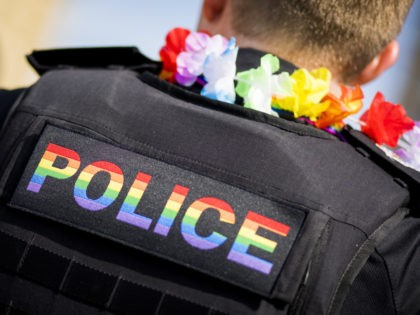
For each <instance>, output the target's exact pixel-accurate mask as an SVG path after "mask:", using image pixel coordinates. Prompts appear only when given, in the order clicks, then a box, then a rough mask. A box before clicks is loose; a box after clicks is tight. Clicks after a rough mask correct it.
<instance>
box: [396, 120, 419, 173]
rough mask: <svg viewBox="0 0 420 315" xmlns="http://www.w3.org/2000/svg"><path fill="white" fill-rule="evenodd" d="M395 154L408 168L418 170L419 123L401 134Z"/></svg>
mask: <svg viewBox="0 0 420 315" xmlns="http://www.w3.org/2000/svg"><path fill="white" fill-rule="evenodd" d="M398 145H399V147H400V148H399V149H397V150H395V154H397V155H398V156H399V157H400V158H401V159H402V160H403V161H404V162H405V163H406V164H407V165H408V166H410V167H412V168H414V169H416V170H420V122H419V121H417V122H415V125H414V128H413V129H412V130H410V131H408V132H406V133H404V134H403V136H402V138H401V140H400V141H399V143H398Z"/></svg>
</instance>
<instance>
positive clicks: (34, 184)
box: [26, 143, 80, 193]
mask: <svg viewBox="0 0 420 315" xmlns="http://www.w3.org/2000/svg"><path fill="white" fill-rule="evenodd" d="M57 157H61V158H64V159H66V160H67V161H68V162H67V165H66V167H64V168H58V167H55V166H54V162H55V160H56V159H57ZM79 166H80V156H79V154H77V152H75V151H73V150H70V149H67V148H64V147H61V146H59V145H56V144H53V143H49V144H48V146H47V149H46V150H45V152H44V154H43V156H42V158H41V160H40V161H39V164H38V167H37V168H36V170H35V172H34V174H33V175H32V178H31V180H30V181H29V184H28V186H27V188H26V189H27V190H29V191H32V192H35V193H38V192H39V191H40V190H41V187H42V185H43V184H44V181H45V178H46V177H47V176H49V177H53V178H56V179H64V178H69V177H71V176H73V175H74V174H75V173H76V172H77V170H78V169H79Z"/></svg>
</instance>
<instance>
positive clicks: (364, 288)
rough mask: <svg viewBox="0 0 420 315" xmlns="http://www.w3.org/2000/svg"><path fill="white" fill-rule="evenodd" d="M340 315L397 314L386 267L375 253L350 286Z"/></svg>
mask: <svg viewBox="0 0 420 315" xmlns="http://www.w3.org/2000/svg"><path fill="white" fill-rule="evenodd" d="M341 314H342V315H347V314H348V315H354V314H366V315H367V314H372V315H374V314H383V315H393V314H398V313H397V310H396V309H395V305H394V297H393V292H392V287H391V286H390V279H389V275H388V272H387V266H386V265H385V262H384V260H383V259H382V257H381V256H380V255H379V254H378V253H377V252H374V253H373V254H372V255H371V256H370V258H369V260H368V262H367V264H366V266H365V267H364V268H363V269H362V271H361V272H360V274H359V276H358V277H357V278H356V280H355V281H354V283H353V285H352V286H351V288H350V292H349V293H348V295H347V299H346V300H345V302H344V305H343V308H342V312H341ZM402 314H404V313H402ZM406 314H409V313H406ZM412 314H414V313H412Z"/></svg>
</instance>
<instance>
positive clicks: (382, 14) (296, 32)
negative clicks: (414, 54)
mask: <svg viewBox="0 0 420 315" xmlns="http://www.w3.org/2000/svg"><path fill="white" fill-rule="evenodd" d="M413 1H414V0H262V1H255V0H232V18H233V22H232V23H233V24H232V27H233V29H234V31H235V32H237V33H238V34H241V35H243V36H244V37H248V38H255V39H258V40H260V41H261V42H265V43H268V42H271V43H272V44H273V43H274V44H275V40H276V38H282V39H284V38H288V39H290V41H291V43H293V44H294V45H295V46H296V47H295V48H297V49H302V50H304V51H306V52H307V53H308V54H310V53H313V54H320V55H321V56H322V60H323V61H324V62H325V63H326V64H324V65H323V66H330V67H334V68H335V69H336V70H337V71H338V72H339V73H341V75H342V77H343V78H344V80H350V79H351V78H354V77H355V76H357V75H358V74H359V73H360V72H361V70H363V68H364V67H365V66H366V65H367V64H368V63H369V62H370V61H371V60H372V59H373V58H374V57H375V56H376V55H377V54H378V53H379V52H380V51H381V50H382V48H383V47H385V46H386V44H388V43H389V42H390V41H391V40H393V39H395V38H396V36H397V35H398V33H399V32H400V30H401V27H402V25H403V23H404V20H405V18H406V15H407V13H408V11H409V9H410V6H411V4H412V2H413ZM287 44H288V43H284V45H287ZM277 45H279V47H278V48H279V49H280V48H281V45H283V44H282V43H278V44H277ZM308 56H309V57H310V55H308Z"/></svg>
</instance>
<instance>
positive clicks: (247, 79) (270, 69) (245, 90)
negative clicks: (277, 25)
mask: <svg viewBox="0 0 420 315" xmlns="http://www.w3.org/2000/svg"><path fill="white" fill-rule="evenodd" d="M279 69H280V61H279V59H278V58H277V57H275V56H273V55H270V54H267V55H265V56H263V57H262V58H261V65H260V66H259V67H258V68H256V69H250V70H247V71H243V72H239V73H238V74H237V75H236V78H237V80H238V84H237V86H236V93H238V95H239V96H241V97H243V99H244V106H245V107H247V108H252V109H255V110H258V111H261V112H264V113H267V114H271V115H275V116H278V115H277V113H276V112H274V111H273V110H272V109H271V98H272V94H273V92H274V93H275V92H276V91H275V90H276V89H279V91H278V92H279V93H280V92H281V91H280V88H281V85H280V84H279V82H278V80H276V78H273V73H274V72H277V71H278V70H279ZM283 79H285V80H286V78H285V77H283Z"/></svg>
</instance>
